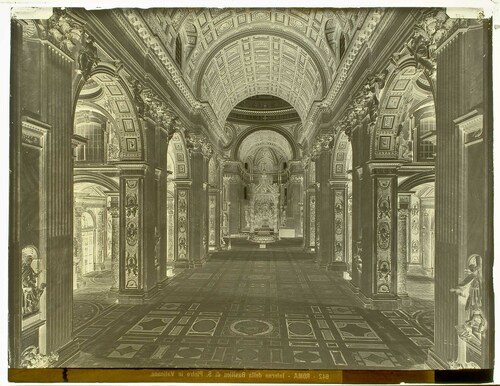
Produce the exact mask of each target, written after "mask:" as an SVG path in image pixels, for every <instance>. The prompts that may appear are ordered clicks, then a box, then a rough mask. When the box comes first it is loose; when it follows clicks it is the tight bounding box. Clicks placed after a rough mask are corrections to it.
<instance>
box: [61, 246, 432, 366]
mask: <svg viewBox="0 0 500 386" xmlns="http://www.w3.org/2000/svg"><path fill="white" fill-rule="evenodd" d="M276 244H278V245H275V246H273V248H270V249H267V250H265V251H260V250H258V249H255V247H253V249H252V244H250V243H249V242H246V241H240V242H239V243H233V249H232V250H231V251H221V252H216V253H214V254H212V256H211V257H210V259H209V260H208V261H207V263H206V264H205V265H204V266H203V267H201V268H195V269H189V270H188V269H186V270H182V269H179V270H177V271H178V272H177V274H176V275H175V276H174V277H173V278H172V279H171V280H170V282H169V283H168V284H167V286H166V287H165V288H164V289H163V290H162V291H161V292H160V293H159V294H158V296H157V297H156V298H155V299H154V301H152V302H151V303H150V304H147V305H126V304H116V303H114V302H113V295H112V294H110V295H109V296H108V297H107V298H103V297H102V296H101V297H99V296H96V295H95V294H92V293H85V292H84V291H83V292H81V293H76V294H75V299H74V300H75V303H74V304H75V305H74V328H75V331H74V334H75V337H76V339H75V340H76V342H78V343H79V345H80V352H79V354H77V356H75V357H73V358H71V359H68V360H66V361H63V362H61V366H64V367H66V366H67V367H79V368H88V367H101V368H102V367H104V368H106V367H114V368H127V367H136V368H137V367H145V368H164V367H169V368H186V367H189V368H191V367H200V368H276V369H287V368H293V369H299V368H300V369H353V368H357V369H359V368H367V369H381V368H384V369H398V368H400V369H401V368H405V369H409V368H412V369H423V368H425V365H424V362H425V359H426V357H427V354H426V353H427V349H428V348H429V347H431V346H432V339H433V324H434V309H433V302H431V301H428V300H427V301H426V300H425V291H424V292H420V295H419V296H420V298H421V299H419V298H415V299H412V300H413V304H417V305H416V306H415V305H414V306H411V307H405V308H401V309H399V310H390V311H377V310H368V309H364V308H363V305H362V304H361V303H360V302H359V301H358V300H357V298H356V297H355V296H354V295H353V293H352V290H351V288H350V287H349V284H348V282H346V281H345V280H343V279H342V278H340V277H338V275H336V274H335V272H333V271H325V270H322V269H320V268H319V267H318V266H317V264H315V262H314V260H313V256H314V254H311V253H304V252H302V250H301V248H300V243H298V244H297V241H296V240H282V241H280V242H278V243H276ZM253 245H255V244H253ZM101 280H106V277H105V275H104V279H101ZM412 285H413V282H412V280H411V279H410V280H409V281H408V286H409V288H411V287H412ZM415 285H418V283H415ZM97 293H99V292H97ZM101 293H102V292H101Z"/></svg>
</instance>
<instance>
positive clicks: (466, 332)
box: [450, 254, 487, 346]
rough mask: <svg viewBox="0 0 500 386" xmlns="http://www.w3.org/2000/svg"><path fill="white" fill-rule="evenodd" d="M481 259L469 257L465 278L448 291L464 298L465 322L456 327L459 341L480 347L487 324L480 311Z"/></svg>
mask: <svg viewBox="0 0 500 386" xmlns="http://www.w3.org/2000/svg"><path fill="white" fill-rule="evenodd" d="M481 269H482V264H481V257H480V256H479V255H476V254H473V255H471V256H469V259H468V268H467V269H466V270H465V272H466V274H467V275H466V277H465V278H464V279H463V280H462V281H461V282H460V283H459V284H458V286H457V287H456V288H452V289H451V290H450V291H451V292H455V293H456V294H458V295H459V296H462V297H466V298H467V300H466V302H465V312H466V321H465V323H463V324H462V325H458V326H456V329H457V333H458V336H459V338H460V339H462V340H465V341H467V342H474V343H475V344H476V345H478V346H480V345H481V338H482V336H483V335H484V333H485V331H486V329H487V322H486V320H485V318H484V315H483V310H482V276H481Z"/></svg>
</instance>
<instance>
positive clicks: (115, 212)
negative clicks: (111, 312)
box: [108, 197, 120, 291]
mask: <svg viewBox="0 0 500 386" xmlns="http://www.w3.org/2000/svg"><path fill="white" fill-rule="evenodd" d="M110 199H111V200H110V205H109V206H108V211H109V213H110V214H111V235H108V237H111V275H112V282H111V290H112V291H118V288H119V282H120V207H119V202H118V197H111V198H110Z"/></svg>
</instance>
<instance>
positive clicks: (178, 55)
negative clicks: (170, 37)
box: [175, 35, 182, 67]
mask: <svg viewBox="0 0 500 386" xmlns="http://www.w3.org/2000/svg"><path fill="white" fill-rule="evenodd" d="M175 61H176V62H177V64H178V65H179V67H182V41H181V37H180V36H179V35H177V39H176V40H175Z"/></svg>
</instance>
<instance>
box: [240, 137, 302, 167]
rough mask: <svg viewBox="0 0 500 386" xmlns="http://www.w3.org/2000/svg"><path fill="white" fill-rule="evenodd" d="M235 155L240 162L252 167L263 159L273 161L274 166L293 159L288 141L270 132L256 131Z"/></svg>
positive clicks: (247, 138)
mask: <svg viewBox="0 0 500 386" xmlns="http://www.w3.org/2000/svg"><path fill="white" fill-rule="evenodd" d="M237 154H238V159H239V160H240V161H242V162H250V163H252V164H254V165H256V164H258V163H260V161H261V160H262V159H263V158H265V159H269V160H273V164H274V165H277V164H278V162H279V161H289V160H291V159H292V158H293V150H292V147H291V145H290V143H289V142H288V140H287V139H286V138H285V137H284V136H283V135H281V134H279V133H277V132H275V131H271V130H258V131H255V132H253V133H251V134H249V135H248V136H247V137H245V139H243V141H242V142H241V144H240V147H239V149H238V153H237ZM267 171H270V170H267Z"/></svg>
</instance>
